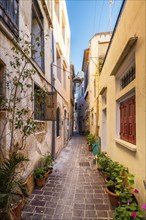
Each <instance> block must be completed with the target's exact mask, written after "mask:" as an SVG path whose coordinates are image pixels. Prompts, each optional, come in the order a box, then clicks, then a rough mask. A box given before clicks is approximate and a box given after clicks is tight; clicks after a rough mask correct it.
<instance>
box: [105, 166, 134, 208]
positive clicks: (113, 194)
mask: <svg viewBox="0 0 146 220" xmlns="http://www.w3.org/2000/svg"><path fill="white" fill-rule="evenodd" d="M122 169H123V170H121V171H120V173H118V172H117V177H116V176H115V175H114V178H113V179H109V181H108V182H107V188H106V192H107V193H108V196H109V199H110V202H111V205H112V206H114V207H117V206H119V204H120V198H121V196H122V193H124V192H125V190H127V192H129V193H130V191H131V190H132V187H131V186H132V185H133V184H134V176H133V175H132V174H129V173H128V172H127V171H124V168H122ZM126 170H127V169H126Z"/></svg>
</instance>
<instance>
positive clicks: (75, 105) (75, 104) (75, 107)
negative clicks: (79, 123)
mask: <svg viewBox="0 0 146 220" xmlns="http://www.w3.org/2000/svg"><path fill="white" fill-rule="evenodd" d="M75 110H77V102H75Z"/></svg>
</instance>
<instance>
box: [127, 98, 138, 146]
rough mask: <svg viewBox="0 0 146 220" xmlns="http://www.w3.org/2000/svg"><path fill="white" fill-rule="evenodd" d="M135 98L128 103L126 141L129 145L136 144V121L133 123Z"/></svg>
mask: <svg viewBox="0 0 146 220" xmlns="http://www.w3.org/2000/svg"><path fill="white" fill-rule="evenodd" d="M135 115H136V112H135V96H133V97H132V98H130V99H129V102H128V130H129V135H128V139H129V142H130V143H133V144H136V121H135Z"/></svg>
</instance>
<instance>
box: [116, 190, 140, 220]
mask: <svg viewBox="0 0 146 220" xmlns="http://www.w3.org/2000/svg"><path fill="white" fill-rule="evenodd" d="M134 193H138V190H136V189H135V190H134ZM120 204H121V205H120V206H119V207H118V208H116V209H115V212H114V220H125V219H126V220H130V219H133V218H134V219H137V220H139V219H143V214H142V212H141V210H140V208H139V205H138V202H137V200H136V197H135V195H134V194H133V193H130V192H129V189H128V188H125V190H124V191H123V193H121V194H120Z"/></svg>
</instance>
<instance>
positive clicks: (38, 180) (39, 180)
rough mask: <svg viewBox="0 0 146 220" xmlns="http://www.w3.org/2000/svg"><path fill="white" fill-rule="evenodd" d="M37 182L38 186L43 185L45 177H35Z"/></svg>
mask: <svg viewBox="0 0 146 220" xmlns="http://www.w3.org/2000/svg"><path fill="white" fill-rule="evenodd" d="M35 183H36V185H37V186H38V187H40V188H41V187H43V186H44V185H45V177H44V178H41V179H38V178H35Z"/></svg>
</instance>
